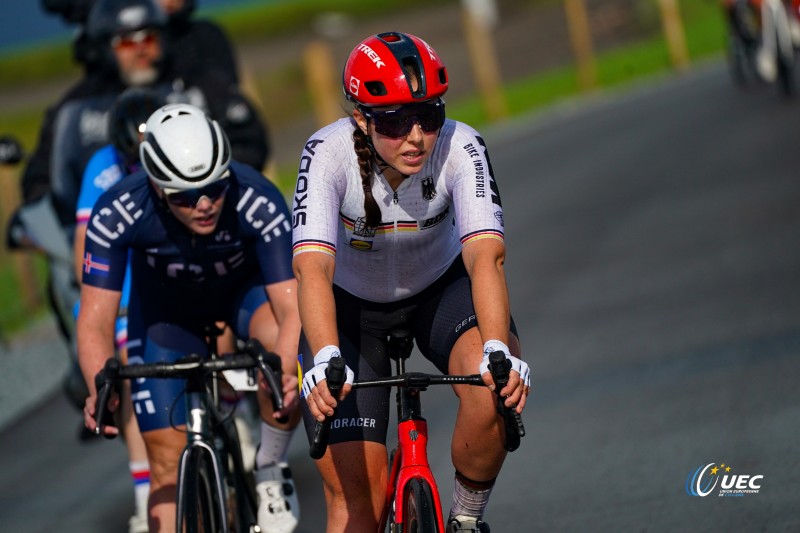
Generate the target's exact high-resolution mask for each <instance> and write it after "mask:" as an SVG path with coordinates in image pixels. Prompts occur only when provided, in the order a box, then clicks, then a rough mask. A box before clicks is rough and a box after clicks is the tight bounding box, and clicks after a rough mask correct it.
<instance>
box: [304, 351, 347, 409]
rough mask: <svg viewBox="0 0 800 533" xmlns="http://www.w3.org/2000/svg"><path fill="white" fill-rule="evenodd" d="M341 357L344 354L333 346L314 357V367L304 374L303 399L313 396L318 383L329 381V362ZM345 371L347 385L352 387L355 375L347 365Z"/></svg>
mask: <svg viewBox="0 0 800 533" xmlns="http://www.w3.org/2000/svg"><path fill="white" fill-rule="evenodd" d="M341 356H342V354H341V352H340V351H339V348H338V347H336V346H333V345H332V344H331V345H328V346H326V347H324V348H323V349H321V350H320V351H319V352H317V355H315V356H314V367H313V368H312V369H311V370H309V371H308V372H306V373H304V374H303V392H302V394H301V396H302V397H303V398H305V397H307V396H310V395H311V391H312V390H313V389H314V387H316V386H317V383H319V382H320V381H322V380H324V379H327V377H326V376H325V370H326V369H327V368H328V361H330V360H331V358H333V357H341ZM344 370H345V383H349V384H350V385H352V384H353V380H354V379H355V374H354V373H353V371H352V370H351V369H350V367H349V366H347V365H345V367H344Z"/></svg>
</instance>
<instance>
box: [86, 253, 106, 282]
mask: <svg viewBox="0 0 800 533" xmlns="http://www.w3.org/2000/svg"><path fill="white" fill-rule="evenodd" d="M110 270H111V265H110V264H109V262H108V261H106V260H104V259H100V258H97V257H94V256H93V255H92V254H91V253H89V252H86V253H85V254H84V256H83V272H84V274H95V275H98V276H104V277H105V276H108V273H109V271H110Z"/></svg>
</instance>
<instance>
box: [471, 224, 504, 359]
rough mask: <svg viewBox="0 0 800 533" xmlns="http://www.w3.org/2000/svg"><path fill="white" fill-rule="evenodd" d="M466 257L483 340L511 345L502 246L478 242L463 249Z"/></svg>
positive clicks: (489, 241) (497, 243) (490, 241)
mask: <svg viewBox="0 0 800 533" xmlns="http://www.w3.org/2000/svg"><path fill="white" fill-rule="evenodd" d="M463 257H464V264H465V266H466V268H467V272H468V273H469V277H470V282H471V285H472V300H473V305H474V306H475V314H476V316H477V320H478V329H479V331H480V334H481V338H482V340H483V341H484V342H485V341H487V340H490V339H496V340H499V341H502V342H503V343H505V344H506V345H508V342H509V340H508V334H509V329H510V325H511V312H510V306H509V300H508V287H507V285H506V278H505V271H504V269H503V263H504V260H505V253H504V247H503V244H502V243H500V242H498V241H494V240H491V239H486V240H484V241H477V242H475V243H471V244H469V245H467V246H466V247H465V248H464V250H463Z"/></svg>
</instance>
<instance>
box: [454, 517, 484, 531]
mask: <svg viewBox="0 0 800 533" xmlns="http://www.w3.org/2000/svg"><path fill="white" fill-rule="evenodd" d="M460 532H469V533H490V531H489V524H487V523H486V522H484V521H482V520H478V519H477V518H475V517H474V516H464V515H457V516H454V517H452V518H450V520H449V521H448V522H447V533H460Z"/></svg>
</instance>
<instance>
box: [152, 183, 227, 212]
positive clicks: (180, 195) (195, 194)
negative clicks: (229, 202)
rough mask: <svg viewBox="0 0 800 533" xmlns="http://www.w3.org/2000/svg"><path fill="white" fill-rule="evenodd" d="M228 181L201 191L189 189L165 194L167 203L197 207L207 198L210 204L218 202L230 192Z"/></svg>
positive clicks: (203, 188) (208, 186) (206, 187)
mask: <svg viewBox="0 0 800 533" xmlns="http://www.w3.org/2000/svg"><path fill="white" fill-rule="evenodd" d="M229 185H230V184H229V183H228V180H227V179H223V180H220V181H215V182H214V183H211V184H209V185H206V186H205V187H202V188H200V189H188V190H185V191H178V192H173V193H171V194H165V195H164V196H165V197H166V198H167V201H168V202H169V203H171V204H172V205H174V206H177V207H195V206H196V205H197V203H198V202H199V201H200V199H201V198H202V197H203V196H205V197H206V198H208V200H209V201H210V202H216V201H217V200H219V199H220V197H222V196H223V195H224V194H225V193H226V192H228V186H229Z"/></svg>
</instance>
